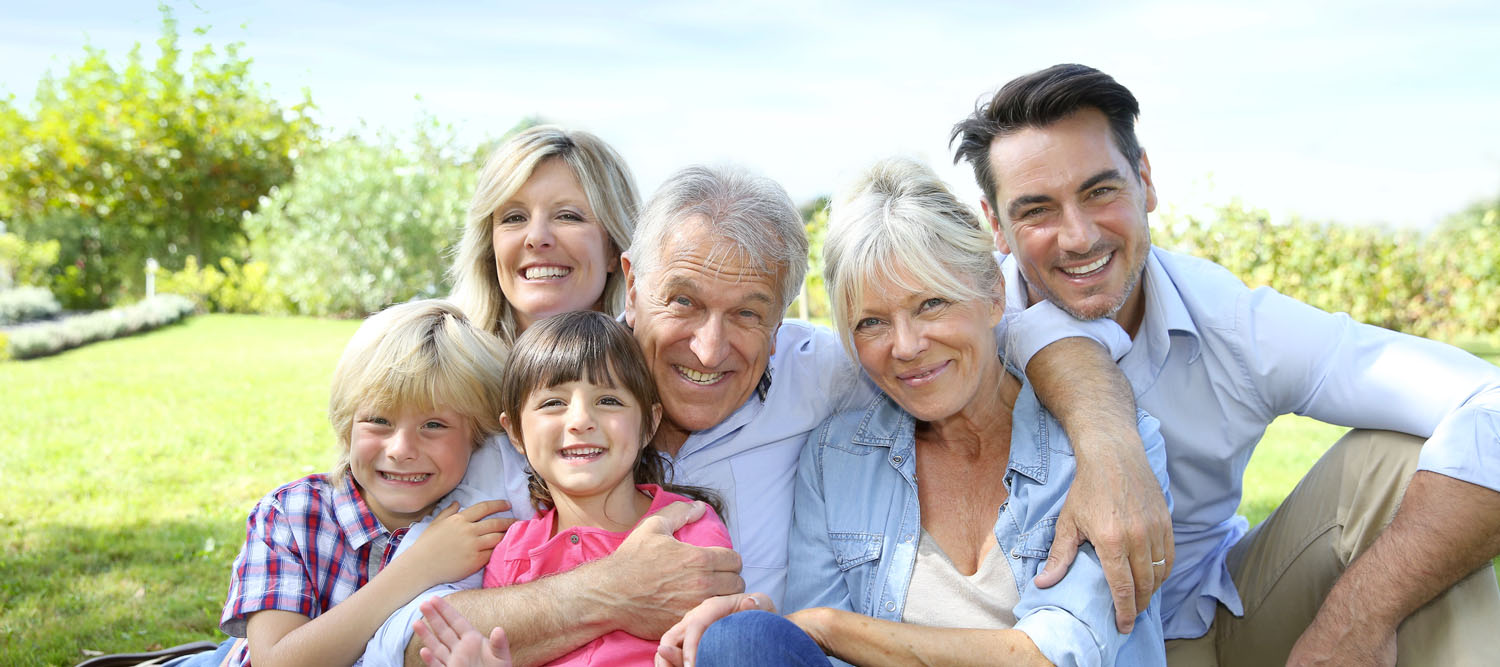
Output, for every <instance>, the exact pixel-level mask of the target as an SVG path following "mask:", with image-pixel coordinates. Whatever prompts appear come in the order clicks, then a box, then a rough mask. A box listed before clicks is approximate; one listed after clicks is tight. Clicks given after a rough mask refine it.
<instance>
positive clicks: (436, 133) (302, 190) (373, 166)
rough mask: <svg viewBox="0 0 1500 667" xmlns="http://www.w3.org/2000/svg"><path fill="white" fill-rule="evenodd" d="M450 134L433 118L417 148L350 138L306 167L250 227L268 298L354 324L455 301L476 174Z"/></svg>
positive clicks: (388, 139)
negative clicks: (419, 304) (442, 299)
mask: <svg viewBox="0 0 1500 667" xmlns="http://www.w3.org/2000/svg"><path fill="white" fill-rule="evenodd" d="M444 129H445V128H442V127H441V126H439V125H438V124H437V123H436V122H434V121H432V120H431V119H428V120H426V121H424V122H423V123H422V124H421V125H420V126H419V127H418V128H417V131H416V133H415V136H414V138H413V139H412V140H410V141H398V140H397V139H396V138H394V137H392V136H389V135H385V134H382V135H380V136H378V137H377V139H376V141H374V142H366V141H362V140H360V139H357V138H354V137H349V138H345V139H341V140H337V141H333V142H330V143H329V144H328V145H326V146H324V147H322V148H320V149H318V150H315V151H312V152H310V153H308V154H307V155H305V156H303V157H301V158H299V159H298V160H297V164H296V177H295V178H294V179H293V180H292V182H291V183H288V184H286V185H283V186H280V187H277V188H276V189H275V190H274V191H273V192H272V193H271V195H269V196H268V197H266V198H265V199H264V200H262V202H261V206H260V210H258V211H257V212H256V213H254V214H253V215H250V216H247V217H246V219H245V231H246V234H247V235H248V237H249V239H250V247H251V253H252V254H253V255H254V256H255V258H256V259H258V260H261V261H265V262H266V263H267V264H268V265H269V267H270V268H269V275H268V281H269V283H270V284H269V287H270V289H271V290H273V291H275V292H278V293H280V294H283V295H285V296H286V298H287V299H288V301H289V302H290V303H291V306H292V309H293V310H295V311H296V312H299V313H304V314H308V315H336V316H346V317H349V316H352V317H362V316H364V315H365V314H367V313H371V312H374V311H376V310H379V309H381V308H383V307H384V306H386V305H389V304H392V303H397V302H400V301H405V300H408V299H411V298H414V297H431V296H442V295H445V294H447V293H448V290H449V285H448V284H447V282H446V278H445V275H444V274H445V271H446V270H447V268H448V256H449V255H448V249H449V248H450V247H451V246H453V245H454V244H455V243H457V241H458V238H459V234H460V232H461V231H462V229H463V224H464V217H465V215H466V213H467V211H468V203H469V198H470V197H471V196H472V195H473V192H474V179H475V174H476V172H477V167H476V166H475V165H474V164H473V163H472V162H470V161H469V160H468V157H469V155H470V153H469V152H467V151H461V150H459V149H457V148H456V147H455V143H454V141H453V139H452V137H451V136H449V135H445V134H444Z"/></svg>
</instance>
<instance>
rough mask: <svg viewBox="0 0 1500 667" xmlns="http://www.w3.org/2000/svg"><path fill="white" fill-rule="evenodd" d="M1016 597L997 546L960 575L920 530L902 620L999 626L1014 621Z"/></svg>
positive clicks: (933, 624)
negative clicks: (975, 567)
mask: <svg viewBox="0 0 1500 667" xmlns="http://www.w3.org/2000/svg"><path fill="white" fill-rule="evenodd" d="M1019 600H1020V591H1019V590H1018V589H1017V588H1016V578H1015V575H1014V574H1013V573H1012V572H1011V571H1010V563H1008V562H1006V560H1005V550H1004V549H1001V548H1000V547H999V545H995V546H994V547H993V548H991V549H990V552H989V554H987V555H986V556H985V557H984V561H983V562H981V563H979V569H978V570H977V571H976V572H974V574H973V575H970V576H964V575H963V574H960V573H959V571H958V568H956V567H954V565H953V561H952V560H951V559H949V558H948V554H946V553H943V549H942V548H941V547H939V546H938V543H937V540H934V539H932V536H931V535H929V534H928V533H927V530H926V529H925V528H924V529H922V540H921V542H919V543H918V544H917V561H916V564H915V565H914V566H913V567H912V573H911V586H910V587H908V588H907V589H906V607H905V608H904V609H902V610H901V620H902V621H904V622H906V623H914V624H916V625H925V626H929V627H938V628H975V629H984V630H1004V629H1007V628H1010V627H1011V626H1013V625H1015V624H1016V615H1015V608H1016V603H1017V602H1018V601H1019Z"/></svg>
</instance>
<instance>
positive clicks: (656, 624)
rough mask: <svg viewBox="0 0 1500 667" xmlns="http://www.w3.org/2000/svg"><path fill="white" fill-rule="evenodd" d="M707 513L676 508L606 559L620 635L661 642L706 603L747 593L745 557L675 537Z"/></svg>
mask: <svg viewBox="0 0 1500 667" xmlns="http://www.w3.org/2000/svg"><path fill="white" fill-rule="evenodd" d="M706 509H707V506H706V505H704V504H703V503H700V502H694V503H672V504H671V505H668V506H666V507H664V508H662V509H661V511H659V512H657V513H656V514H653V515H651V516H649V517H646V518H645V519H643V520H642V521H641V523H640V525H638V526H636V527H635V530H632V531H630V536H629V537H626V538H625V541H624V543H622V544H620V548H619V549H616V550H615V552H614V553H613V554H610V555H609V556H606V557H605V558H603V559H600V561H599V563H598V564H599V566H600V567H601V568H603V569H605V570H606V571H608V572H610V574H611V577H610V583H612V584H615V585H613V586H610V587H609V588H610V590H609V591H608V594H610V595H611V597H612V598H613V600H612V601H613V603H614V605H615V607H616V613H615V614H614V616H615V618H616V619H618V621H619V624H620V628H619V629H621V630H624V631H626V632H628V633H630V634H632V635H635V636H637V637H640V638H642V639H650V640H656V639H657V638H659V637H661V636H662V633H664V632H666V631H667V630H668V629H669V628H671V627H672V626H673V625H674V624H675V623H677V621H678V620H679V619H681V618H682V617H683V616H684V615H685V614H687V613H688V612H689V611H691V610H692V609H693V608H694V607H696V606H698V604H699V603H700V602H703V601H704V600H706V599H708V598H710V597H713V596H716V595H730V594H734V593H740V592H743V591H744V590H745V581H744V579H741V578H740V574H739V572H740V556H739V554H736V553H735V552H734V551H732V550H730V549H725V548H722V547H695V546H692V545H688V544H683V543H682V542H679V541H677V538H675V537H673V536H672V534H673V533H676V532H677V531H678V530H679V529H681V528H682V527H683V526H685V525H687V524H688V523H691V522H693V521H697V520H698V519H700V518H702V517H703V512H704V511H705V510H706Z"/></svg>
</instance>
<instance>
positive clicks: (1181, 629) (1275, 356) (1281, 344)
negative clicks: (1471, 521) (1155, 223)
mask: <svg viewBox="0 0 1500 667" xmlns="http://www.w3.org/2000/svg"><path fill="white" fill-rule="evenodd" d="M1002 271H1003V272H1004V274H1005V278H1006V281H1007V294H1008V296H1009V299H1008V301H1009V302H1010V303H1008V304H1007V305H1008V306H1009V307H1020V306H1021V305H1024V304H1025V290H1026V286H1025V282H1024V281H1023V280H1022V279H1021V276H1020V275H1019V274H1018V271H1017V267H1016V263H1015V261H1014V260H1013V259H1007V260H1006V261H1005V262H1004V263H1003V264H1002ZM1139 289H1144V290H1145V295H1146V301H1145V314H1144V318H1143V320H1142V322H1141V326H1140V330H1139V331H1138V332H1137V335H1136V337H1135V339H1134V342H1133V343H1131V344H1130V345H1129V346H1128V350H1129V351H1128V352H1124V353H1123V357H1121V356H1120V352H1121V349H1122V347H1124V346H1122V345H1121V344H1120V340H1119V339H1120V337H1121V336H1122V335H1123V332H1122V331H1121V330H1120V328H1119V327H1118V326H1116V325H1115V324H1114V322H1113V321H1112V320H1095V321H1094V322H1091V323H1079V322H1078V321H1077V320H1071V324H1067V323H1061V322H1060V321H1059V320H1057V319H1053V320H1050V321H1049V320H1047V319H1046V318H1041V317H1032V316H1031V315H1030V313H1029V311H1028V315H1027V318H1026V319H1024V320H1018V321H1017V323H1016V325H1015V326H1014V327H1013V328H1012V330H1011V333H1012V335H1013V337H1014V339H1015V340H1014V341H1013V349H1017V350H1036V349H1040V348H1041V347H1043V346H1044V345H1045V343H1046V342H1050V341H1052V340H1055V339H1057V338H1058V336H1059V330H1058V328H1057V327H1059V326H1072V327H1074V329H1075V332H1077V331H1087V332H1088V333H1089V334H1090V335H1093V336H1094V337H1095V338H1097V339H1099V340H1101V341H1104V342H1106V344H1108V345H1111V346H1112V349H1113V350H1114V351H1115V352H1116V353H1117V354H1116V357H1117V358H1119V360H1120V370H1121V371H1123V372H1124V373H1125V376H1126V377H1127V378H1128V379H1129V380H1130V383H1131V385H1132V386H1133V387H1134V389H1135V398H1136V404H1137V405H1138V406H1139V407H1140V408H1141V409H1143V410H1146V411H1147V412H1149V413H1151V414H1152V415H1154V416H1156V417H1157V418H1158V419H1160V420H1161V424H1162V435H1163V436H1165V438H1166V442H1167V451H1168V453H1169V454H1168V460H1167V472H1168V474H1169V476H1170V478H1171V488H1172V496H1173V498H1174V500H1175V501H1176V507H1175V509H1174V510H1173V512H1172V523H1173V531H1174V533H1175V535H1176V542H1177V556H1176V564H1175V565H1174V566H1173V570H1172V575H1171V577H1169V578H1168V579H1167V582H1166V584H1165V585H1164V586H1163V588H1162V595H1163V597H1162V610H1163V619H1164V622H1165V626H1166V636H1167V638H1169V639H1171V638H1180V637H1199V636H1202V635H1203V634H1204V633H1205V632H1207V631H1208V628H1209V625H1210V624H1211V623H1212V622H1213V615H1214V611H1215V608H1216V605H1217V604H1218V603H1223V604H1224V606H1225V607H1227V608H1228V609H1229V610H1230V611H1232V612H1233V613H1235V614H1236V615H1240V614H1242V613H1243V607H1242V605H1241V603H1240V598H1239V593H1238V592H1237V591H1236V590H1235V587H1234V582H1233V580H1231V579H1230V576H1229V572H1228V569H1227V568H1226V567H1225V563H1224V560H1225V556H1226V555H1227V553H1228V551H1229V548H1230V547H1232V546H1233V545H1234V544H1235V543H1236V542H1238V541H1239V539H1240V538H1241V537H1243V536H1244V535H1245V533H1246V532H1247V531H1248V527H1249V523H1248V521H1247V520H1246V519H1245V518H1244V517H1241V516H1237V515H1236V512H1237V510H1238V508H1239V504H1240V496H1241V492H1242V490H1243V485H1244V474H1245V465H1246V463H1247V462H1249V460H1250V454H1251V452H1252V451H1253V450H1254V449H1255V445H1256V444H1257V443H1259V442H1260V438H1261V436H1262V435H1263V434H1264V433H1265V429H1266V426H1267V425H1269V424H1270V423H1271V421H1272V420H1274V419H1276V417H1278V416H1280V415H1283V414H1287V413H1296V414H1299V415H1305V416H1308V417H1313V418H1315V419H1319V420H1321V421H1325V422H1328V423H1331V424H1338V425H1341V426H1350V427H1355V428H1371V429H1387V430H1392V431H1399V432H1403V433H1410V434H1412V435H1416V436H1420V437H1423V438H1428V441H1427V444H1426V445H1425V446H1423V448H1422V453H1421V456H1420V458H1419V460H1418V469H1420V470H1430V471H1433V472H1436V473H1440V474H1443V475H1447V476H1449V477H1453V478H1456V479H1460V480H1463V481H1466V482H1470V483H1473V484H1478V485H1480V486H1484V487H1486V488H1489V489H1492V490H1497V491H1500V368H1497V367H1495V366H1494V365H1492V364H1489V363H1487V362H1485V361H1483V360H1481V359H1478V358H1476V357H1474V356H1473V355H1470V354H1468V353H1466V352H1464V351H1462V350H1459V349H1457V348H1454V347H1451V346H1449V345H1444V344H1442V343H1437V342H1433V341H1430V340H1426V339H1423V338H1418V337H1415V336H1408V335H1405V334H1400V333H1396V332H1393V331H1389V330H1386V329H1382V328H1379V327H1375V326H1370V325H1366V324H1361V323H1359V322H1356V321H1354V320H1353V319H1351V318H1350V317H1349V316H1348V315H1346V314H1343V313H1327V312H1324V311H1321V310H1318V309H1317V308H1313V307H1312V306H1308V305H1306V304H1304V303H1302V302H1300V301H1297V300H1295V299H1292V298H1290V297H1287V296H1285V295H1282V294H1280V293H1278V292H1276V291H1275V290H1273V289H1270V288H1267V287H1262V288H1259V289H1254V290H1251V289H1249V288H1247V287H1245V285H1244V283H1242V282H1241V281H1240V280H1239V279H1238V278H1236V277H1234V276H1233V275H1232V274H1230V273H1229V272H1228V271H1227V270H1225V269H1224V268H1223V267H1220V266H1218V265H1216V264H1214V263H1212V262H1207V261H1204V260H1200V259H1196V258H1193V257H1189V256H1186V255H1181V254H1177V253H1172V252H1168V251H1165V250H1162V249H1160V248H1155V247H1153V248H1152V249H1151V253H1150V255H1149V256H1148V259H1147V262H1146V273H1145V278H1144V279H1143V282H1142V284H1141V287H1140V288H1139ZM1021 363H1024V362H1021Z"/></svg>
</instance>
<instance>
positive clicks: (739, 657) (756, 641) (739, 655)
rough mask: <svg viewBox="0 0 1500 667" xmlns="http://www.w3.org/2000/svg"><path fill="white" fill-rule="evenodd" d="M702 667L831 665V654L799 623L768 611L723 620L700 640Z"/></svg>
mask: <svg viewBox="0 0 1500 667" xmlns="http://www.w3.org/2000/svg"><path fill="white" fill-rule="evenodd" d="M697 664H698V665H699V667H754V666H756V665H796V666H799V667H812V666H816V667H828V666H829V665H830V664H832V663H830V662H829V660H828V656H826V655H823V649H822V648H820V647H819V646H818V643H817V642H815V641H813V639H812V637H809V636H807V633H805V632H803V631H802V628H799V627H797V624H796V623H793V622H791V621H788V620H786V619H785V618H783V617H781V616H780V615H777V614H772V613H770V612H765V611H758V610H756V611H742V612H739V613H737V614H730V615H728V616H725V617H724V618H721V619H719V620H718V621H717V622H716V623H714V624H713V625H710V626H708V630H707V631H705V632H704V633H703V639H702V640H700V641H699V642H698V662H697Z"/></svg>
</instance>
